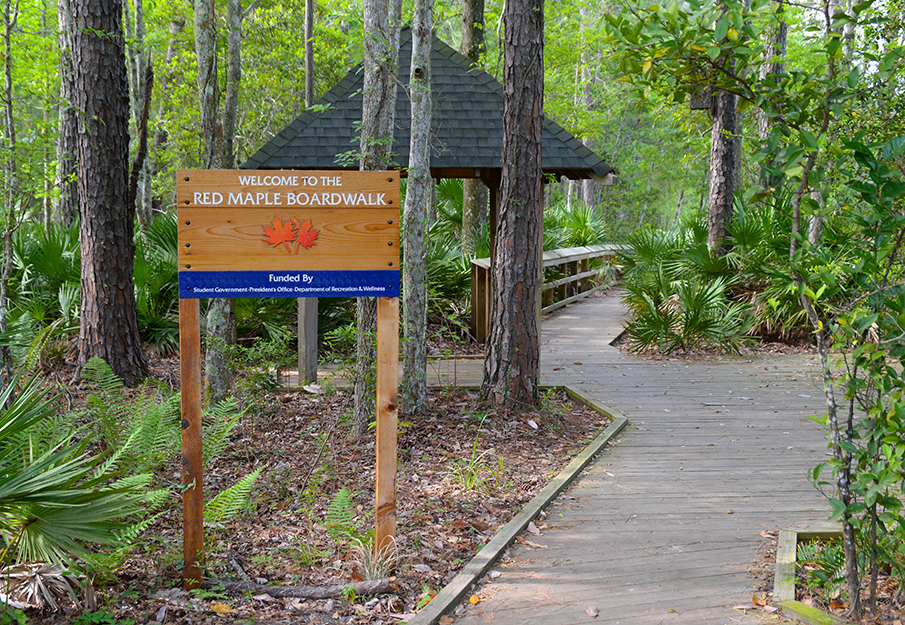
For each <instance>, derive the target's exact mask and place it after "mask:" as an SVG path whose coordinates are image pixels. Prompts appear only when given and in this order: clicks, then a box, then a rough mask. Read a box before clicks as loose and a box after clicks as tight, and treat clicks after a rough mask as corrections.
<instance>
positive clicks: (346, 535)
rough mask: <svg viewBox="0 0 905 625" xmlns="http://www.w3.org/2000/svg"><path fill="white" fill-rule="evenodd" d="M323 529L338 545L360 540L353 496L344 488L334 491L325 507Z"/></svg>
mask: <svg viewBox="0 0 905 625" xmlns="http://www.w3.org/2000/svg"><path fill="white" fill-rule="evenodd" d="M324 527H325V528H326V529H327V533H328V534H330V537H331V538H332V539H333V540H335V541H336V542H338V543H351V542H354V541H355V540H359V541H360V540H361V539H362V535H361V534H360V533H359V531H358V528H357V524H356V522H355V494H354V493H353V492H352V491H351V490H349V489H348V488H346V487H345V486H343V487H342V488H341V489H339V490H338V491H336V494H335V495H333V499H332V500H331V501H330V504H329V505H328V506H327V513H326V516H325V517H324Z"/></svg>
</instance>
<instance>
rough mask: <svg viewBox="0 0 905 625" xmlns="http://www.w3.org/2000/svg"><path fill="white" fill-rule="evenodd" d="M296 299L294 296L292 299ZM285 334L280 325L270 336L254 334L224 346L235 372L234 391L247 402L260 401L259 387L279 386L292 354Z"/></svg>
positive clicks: (256, 402) (291, 359) (255, 402)
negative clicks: (251, 336)
mask: <svg viewBox="0 0 905 625" xmlns="http://www.w3.org/2000/svg"><path fill="white" fill-rule="evenodd" d="M292 301H293V303H295V300H292ZM287 339H288V335H287V333H286V330H285V329H283V330H282V331H281V333H280V334H279V335H277V336H274V337H273V338H263V337H261V338H254V339H251V340H250V341H247V342H246V343H250V344H249V345H248V346H246V345H243V344H241V343H239V344H236V345H230V346H229V347H228V348H227V353H228V355H229V362H230V365H231V367H232V368H233V370H234V371H236V372H237V373H238V376H237V378H236V380H235V382H234V383H233V392H234V393H235V394H236V396H237V397H238V398H239V400H240V401H241V402H243V404H245V405H246V406H250V405H259V404H260V402H261V401H262V399H263V394H262V391H269V390H273V389H275V388H278V387H279V386H280V384H281V383H282V380H281V377H280V376H281V373H280V372H281V370H282V369H283V368H284V367H286V366H287V365H289V364H290V363H291V362H292V361H293V358H294V356H295V355H294V354H293V353H291V352H290V351H289V346H288V340H287Z"/></svg>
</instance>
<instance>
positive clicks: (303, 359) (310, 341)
mask: <svg viewBox="0 0 905 625" xmlns="http://www.w3.org/2000/svg"><path fill="white" fill-rule="evenodd" d="M298 332H299V338H298V351H299V363H298V364H299V367H298V369H299V386H301V385H302V380H304V381H306V382H308V383H309V384H317V298H316V297H300V298H299V300H298Z"/></svg>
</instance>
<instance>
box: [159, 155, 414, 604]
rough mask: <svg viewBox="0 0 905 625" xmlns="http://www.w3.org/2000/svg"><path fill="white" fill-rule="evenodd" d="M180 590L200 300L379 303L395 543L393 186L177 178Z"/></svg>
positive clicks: (198, 517)
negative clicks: (310, 299)
mask: <svg viewBox="0 0 905 625" xmlns="http://www.w3.org/2000/svg"><path fill="white" fill-rule="evenodd" d="M176 200H177V204H178V220H179V260H178V262H179V298H180V301H179V348H180V359H181V377H182V384H181V386H182V396H181V399H182V404H181V406H182V464H183V555H184V561H185V564H184V569H183V583H184V585H185V587H186V588H193V587H196V586H198V585H199V584H200V583H201V579H202V573H203V567H204V550H203V545H204V528H203V498H202V494H203V493H202V484H203V475H202V467H201V449H202V441H201V392H202V389H201V347H200V346H201V332H200V318H199V302H198V300H199V299H200V298H215V297H227V298H238V297H292V298H299V297H371V296H376V297H378V303H377V310H378V318H377V359H378V366H377V477H376V486H375V488H376V500H377V503H376V533H375V541H374V546H375V549H376V550H377V551H378V552H380V551H381V550H384V549H387V548H393V547H394V543H395V536H396V429H397V425H396V422H397V414H398V402H397V396H398V375H399V373H398V372H399V362H398V361H399V287H400V271H399V214H400V208H399V176H398V174H397V173H396V172H392V171H383V172H357V171H336V172H333V171H295V170H285V171H270V170H266V171H263V170H262V171H243V170H179V171H177V172H176Z"/></svg>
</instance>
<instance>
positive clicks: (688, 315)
mask: <svg viewBox="0 0 905 625" xmlns="http://www.w3.org/2000/svg"><path fill="white" fill-rule="evenodd" d="M622 258H623V263H624V265H625V272H624V275H623V286H624V289H625V290H624V295H623V300H624V301H625V303H626V305H627V306H628V309H629V311H630V312H631V314H632V318H631V320H630V321H629V322H628V323H627V324H626V328H625V330H626V335H627V336H628V340H629V346H630V348H631V349H632V350H635V351H645V350H649V349H653V348H656V349H658V350H659V351H660V352H662V353H671V352H674V351H678V350H686V349H696V348H705V347H709V348H715V349H718V350H721V351H722V350H726V351H738V349H739V347H740V346H741V345H742V344H743V343H744V342H745V341H747V340H748V339H749V332H750V329H751V326H752V323H753V318H752V316H751V314H750V306H748V305H747V304H746V303H744V302H739V301H733V300H732V299H731V293H730V292H729V287H730V286H731V285H732V282H731V281H730V279H729V278H728V277H726V276H725V275H723V274H728V273H729V271H728V265H727V264H726V261H725V259H721V258H717V257H715V256H713V255H711V254H710V252H709V250H707V245H706V241H703V240H701V238H700V232H698V231H696V230H695V229H693V228H692V229H689V230H684V229H682V230H673V231H653V230H642V231H640V232H638V233H637V234H635V235H634V236H632V237H631V238H630V239H629V241H628V244H627V247H626V250H625V251H624V252H623V254H622Z"/></svg>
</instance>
